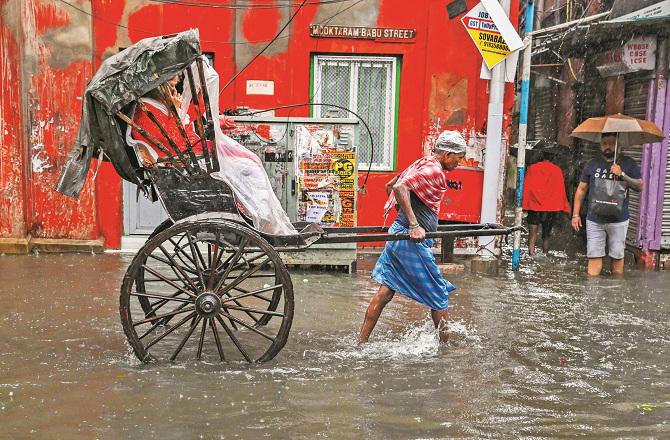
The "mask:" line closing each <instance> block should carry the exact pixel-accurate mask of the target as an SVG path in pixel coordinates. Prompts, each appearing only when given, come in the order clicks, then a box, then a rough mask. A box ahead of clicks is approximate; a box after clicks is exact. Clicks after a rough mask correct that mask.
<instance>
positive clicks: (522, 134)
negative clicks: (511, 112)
mask: <svg viewBox="0 0 670 440" xmlns="http://www.w3.org/2000/svg"><path fill="white" fill-rule="evenodd" d="M534 9H535V4H534V2H533V0H528V1H527V2H526V28H525V31H526V38H525V40H526V41H525V43H526V46H525V48H524V50H523V64H522V66H521V99H520V102H519V144H518V149H517V157H516V175H517V181H516V210H515V212H514V226H521V221H522V218H523V209H522V208H521V201H522V198H523V181H524V178H525V175H526V135H527V133H528V102H529V99H530V63H531V52H532V50H533V35H532V32H533V20H534V12H535V11H534ZM520 265H521V231H520V230H518V231H516V232H515V233H514V248H513V250H512V270H519V266H520Z"/></svg>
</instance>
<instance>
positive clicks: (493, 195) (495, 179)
mask: <svg viewBox="0 0 670 440" xmlns="http://www.w3.org/2000/svg"><path fill="white" fill-rule="evenodd" d="M500 6H502V8H503V10H504V11H505V14H506V15H509V9H510V0H502V1H501V2H500ZM491 73H492V78H491V81H490V84H489V108H488V118H487V121H488V122H487V126H486V157H485V159H484V187H483V191H482V214H481V220H480V221H481V222H483V223H496V222H497V221H498V190H499V187H500V158H501V155H502V154H501V149H502V125H503V109H504V104H503V101H504V98H505V63H498V64H497V65H495V66H494V67H493V69H492V72H491ZM495 242H496V240H495V238H491V237H482V238H480V239H479V249H478V250H477V255H478V256H479V257H483V259H486V260H489V259H490V257H491V256H494V257H495V256H496V253H495ZM493 261H494V262H495V263H493V264H496V265H497V261H498V260H497V259H493ZM473 268H474V266H473ZM496 271H497V268H496Z"/></svg>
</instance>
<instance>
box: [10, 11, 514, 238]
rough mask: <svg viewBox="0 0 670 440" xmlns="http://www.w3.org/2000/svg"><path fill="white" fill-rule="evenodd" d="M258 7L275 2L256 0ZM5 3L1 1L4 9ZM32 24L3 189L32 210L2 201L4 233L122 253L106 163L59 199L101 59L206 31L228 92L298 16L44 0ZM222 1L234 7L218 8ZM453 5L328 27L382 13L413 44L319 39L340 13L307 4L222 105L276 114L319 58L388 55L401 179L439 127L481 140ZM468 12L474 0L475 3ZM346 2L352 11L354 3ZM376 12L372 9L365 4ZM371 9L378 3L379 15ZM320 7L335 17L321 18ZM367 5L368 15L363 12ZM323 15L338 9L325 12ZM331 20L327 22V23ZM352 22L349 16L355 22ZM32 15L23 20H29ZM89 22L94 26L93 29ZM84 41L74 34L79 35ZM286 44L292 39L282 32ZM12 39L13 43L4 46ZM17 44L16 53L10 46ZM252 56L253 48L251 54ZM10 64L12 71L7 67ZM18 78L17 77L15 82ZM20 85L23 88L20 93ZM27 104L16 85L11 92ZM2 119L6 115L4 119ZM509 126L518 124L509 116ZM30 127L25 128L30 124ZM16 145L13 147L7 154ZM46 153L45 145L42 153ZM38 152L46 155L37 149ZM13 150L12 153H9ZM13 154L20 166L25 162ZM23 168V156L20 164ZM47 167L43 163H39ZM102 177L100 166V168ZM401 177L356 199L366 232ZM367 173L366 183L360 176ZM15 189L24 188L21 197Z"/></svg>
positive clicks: (482, 117) (470, 57)
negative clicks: (394, 76)
mask: <svg viewBox="0 0 670 440" xmlns="http://www.w3.org/2000/svg"><path fill="white" fill-rule="evenodd" d="M255 1H256V2H258V3H259V4H261V3H262V4H267V3H271V2H272V0H255ZM2 2H3V0H0V5H2V4H3V3H2ZM24 3H26V5H27V6H24V8H27V9H28V10H29V11H30V12H31V13H32V14H33V15H30V14H28V15H26V17H24V18H23V21H24V22H26V23H24V28H26V29H27V31H26V32H25V35H24V36H23V38H26V39H28V40H30V41H31V44H32V46H30V47H31V48H32V47H35V48H36V53H37V54H38V56H37V61H38V62H37V66H38V69H37V71H36V72H35V73H34V75H32V76H31V77H30V78H29V81H27V82H26V84H27V87H28V89H27V90H26V91H24V93H25V95H26V96H27V97H28V109H29V112H28V114H29V117H30V120H29V121H26V122H27V124H28V126H29V129H28V130H27V133H30V136H29V138H26V139H25V145H23V144H21V140H20V139H19V140H15V138H16V137H17V136H18V137H19V138H20V136H19V135H18V134H16V133H14V132H12V131H9V134H4V131H2V132H0V136H1V137H0V139H2V142H3V143H2V147H3V148H2V155H1V156H0V171H2V174H0V182H1V183H2V184H3V189H5V188H16V182H21V181H27V182H28V184H27V185H26V190H25V192H24V194H20V192H21V191H20V190H19V194H18V195H17V198H19V199H20V198H21V196H22V195H23V196H24V197H25V198H26V200H27V201H26V205H27V206H29V209H28V210H26V212H23V211H22V210H21V209H20V206H21V204H20V203H19V204H14V205H12V206H9V204H6V203H4V202H2V201H0V212H1V213H2V215H3V217H2V219H1V222H0V236H3V237H4V236H12V234H19V235H20V234H22V233H24V232H25V231H23V230H22V229H21V224H20V223H21V222H18V226H17V225H15V223H17V222H15V221H11V220H10V221H6V220H5V217H7V218H10V219H12V218H18V217H23V218H24V219H25V220H24V222H25V223H24V224H25V229H26V230H27V231H29V232H32V233H33V234H34V235H38V236H43V237H66V238H97V237H98V236H103V237H104V238H105V243H106V246H108V247H113V248H115V247H119V245H120V237H121V234H122V216H123V214H122V213H123V210H122V198H121V181H120V179H119V177H118V176H117V175H116V174H115V173H114V171H113V169H112V167H111V166H110V165H109V164H103V165H102V166H101V167H100V170H99V173H98V175H97V179H96V180H95V182H93V183H91V182H90V181H89V183H87V186H86V188H85V190H84V192H83V193H82V196H81V197H80V199H79V200H73V199H68V198H65V197H62V196H60V195H58V194H57V193H55V192H54V191H53V186H54V185H55V183H56V179H57V177H58V171H59V169H60V167H61V165H62V163H63V160H64V155H65V154H66V153H67V151H68V150H69V148H70V146H71V144H72V141H73V139H74V136H75V135H76V127H77V126H78V119H79V114H80V111H81V100H80V96H81V94H82V93H83V90H84V87H85V84H86V82H87V81H88V79H89V78H90V76H91V73H92V72H93V71H94V69H95V68H97V66H98V65H99V62H100V60H101V59H104V58H105V57H107V56H109V55H111V54H113V53H116V52H118V50H119V48H122V47H127V46H128V45H130V44H132V43H133V42H136V41H138V40H139V39H141V38H144V37H147V36H152V35H159V34H167V33H173V32H178V31H183V30H185V29H189V28H192V27H195V28H198V29H199V30H200V37H201V40H202V49H203V50H204V51H207V52H212V53H214V57H215V68H216V69H217V71H218V72H219V75H220V77H221V85H222V86H223V85H224V84H226V82H227V81H228V79H230V78H231V77H232V76H233V75H234V74H235V72H237V71H238V69H239V68H241V67H242V66H243V65H245V64H246V62H247V61H248V60H249V59H251V57H252V56H253V55H254V54H255V53H257V52H258V51H260V49H261V48H262V47H264V46H265V44H266V43H267V41H268V40H270V39H271V38H272V37H273V36H274V35H275V34H276V32H277V31H278V30H279V29H280V28H281V26H282V25H283V23H285V22H286V20H287V19H288V17H289V15H290V14H292V13H293V12H294V11H295V10H296V8H290V9H288V8H280V9H250V10H244V9H237V10H233V9H228V8H202V7H185V6H180V5H168V4H160V3H151V2H148V1H146V2H142V1H133V2H126V1H123V0H118V1H112V0H92V1H90V2H89V1H82V0H80V1H75V0H73V4H75V5H77V7H79V8H80V9H83V10H84V11H90V12H91V14H92V15H93V18H91V16H89V15H87V14H86V13H82V12H80V11H77V10H75V9H73V8H71V7H69V6H67V5H65V4H64V3H61V2H56V1H40V2H37V1H35V0H31V1H27V2H24ZM220 3H221V4H225V3H228V2H223V1H222V2H220ZM447 3H448V1H446V0H444V1H434V0H420V1H417V2H414V4H413V6H412V7H411V8H410V7H408V6H407V2H406V1H405V0H380V1H379V2H378V5H379V6H378V10H377V11H374V7H373V6H374V5H375V2H374V1H372V0H371V1H368V2H364V3H360V6H355V7H353V8H352V9H351V10H350V11H346V10H345V11H344V12H346V14H344V15H340V16H339V17H337V19H342V20H346V21H345V22H338V21H337V20H333V21H332V22H331V23H330V24H347V25H357V24H358V22H359V21H360V22H362V23H363V22H365V21H366V19H367V18H369V17H370V15H368V14H370V13H373V15H372V17H376V19H375V20H374V22H373V23H368V25H371V26H378V27H398V28H414V29H416V30H417V35H416V39H415V40H414V41H413V42H410V43H389V42H374V41H367V40H351V39H330V38H311V37H310V36H309V25H310V24H311V23H313V22H316V21H321V20H324V19H327V18H328V16H329V15H333V13H337V12H342V10H343V9H345V7H344V6H342V5H337V4H336V6H333V5H329V6H320V5H308V6H305V7H304V8H303V9H302V10H301V11H300V13H299V14H298V15H297V16H296V18H295V19H294V21H293V22H292V23H291V25H290V28H289V30H287V31H286V32H289V31H290V38H286V37H280V38H279V39H278V40H277V41H276V42H275V43H274V44H273V45H272V46H271V48H270V49H269V50H268V51H267V53H265V54H263V55H262V56H261V57H259V58H258V59H257V60H256V61H255V62H254V63H253V64H252V65H250V66H249V67H248V68H247V69H246V70H245V71H244V72H243V73H242V74H241V75H240V76H239V77H238V79H237V81H235V82H234V83H233V84H232V85H231V86H230V87H229V88H227V89H226V90H225V91H224V92H223V93H222V94H221V95H220V101H221V108H222V109H225V108H229V107H235V106H239V105H245V106H249V107H252V108H267V107H273V106H277V105H284V104H294V103H302V102H307V101H308V100H309V98H310V96H309V87H310V84H309V83H310V69H311V66H310V60H311V56H312V55H313V54H315V53H339V54H390V55H396V56H400V57H401V58H402V70H401V74H400V96H399V124H398V134H397V139H398V145H397V158H396V165H397V171H401V170H402V169H404V168H405V167H407V166H408V165H409V164H410V163H411V162H413V161H414V160H416V159H417V158H419V157H420V156H421V155H422V153H423V151H424V147H425V146H426V145H429V144H430V139H431V138H434V136H435V135H436V134H437V133H439V131H440V130H442V129H457V130H461V131H463V132H464V133H465V134H466V138H468V137H469V135H470V134H474V133H479V134H481V133H484V132H485V129H486V113H487V104H488V97H487V96H488V95H487V85H488V84H487V82H486V81H484V80H480V79H479V69H480V64H481V57H480V55H479V54H478V52H477V51H476V49H475V47H474V45H473V44H472V42H471V41H470V38H469V36H468V35H467V33H466V31H465V30H464V28H463V26H462V24H461V23H460V17H457V18H455V19H454V20H450V19H449V18H448V15H447V11H446V5H447ZM467 3H468V7H469V8H471V7H473V6H474V5H475V4H476V3H477V2H476V1H474V0H469V1H468V2H467ZM348 5H349V4H347V6H348ZM366 5H367V6H366ZM371 5H372V6H371ZM322 8H330V9H323V10H322ZM361 8H363V9H361ZM324 11H330V12H329V13H328V14H326V12H324ZM512 11H513V12H512V14H511V20H512V22H513V23H516V22H517V15H518V14H517V12H518V0H514V1H513V2H512ZM324 14H325V15H324ZM347 14H350V15H347ZM24 15H25V14H24ZM86 23H88V24H86ZM73 24H76V25H78V26H84V27H85V26H88V27H89V29H90V32H91V34H90V36H89V38H90V41H92V47H90V54H89V58H88V59H82V58H81V57H79V58H77V57H70V58H72V59H68V62H67V63H65V64H63V63H62V62H55V61H54V59H53V58H54V57H53V54H54V53H58V50H60V49H62V48H60V47H59V46H58V45H59V44H60V43H58V41H56V39H55V38H54V36H55V35H57V33H58V32H71V33H72V32H73V31H72V27H73ZM0 30H1V31H2V32H1V34H0V35H1V38H2V42H3V45H2V53H0V57H2V58H0V60H2V61H3V63H2V66H3V72H2V84H0V85H2V86H3V89H2V90H3V91H4V90H7V89H6V88H5V86H6V85H8V84H9V83H10V82H11V81H10V79H11V80H13V79H14V76H15V75H18V72H17V71H16V70H14V71H11V69H10V70H8V71H5V69H4V66H5V64H6V62H5V60H12V59H14V58H15V57H16V58H18V57H20V55H19V54H18V48H17V47H16V42H14V43H12V33H11V32H9V31H8V30H7V29H6V28H5V27H4V25H3V27H2V28H1V29H0ZM73 35H74V36H75V37H76V36H77V35H76V34H75V33H73ZM285 35H287V34H286V33H285ZM5 42H7V44H4V43H5ZM12 44H13V45H12ZM250 49H251V51H250ZM10 64H11V63H10ZM10 76H11V77H12V78H10V79H8V78H9V77H10ZM247 79H260V80H273V81H275V95H274V96H260V95H257V96H247V95H246V87H245V85H246V80H247ZM14 85H15V84H14ZM14 90H15V93H16V94H17V95H18V93H19V92H18V88H16V87H15V88H14ZM506 96H507V100H506V110H507V111H508V112H509V110H510V109H511V105H512V100H513V96H512V88H511V86H510V87H509V89H508V93H507V95H506ZM11 101H12V100H11V99H9V95H8V94H5V93H3V96H2V99H1V100H0V103H1V104H2V107H0V109H1V110H0V111H2V112H3V114H6V113H12V114H14V115H16V116H15V117H13V119H11V120H12V122H13V125H15V126H17V127H20V126H21V122H22V121H20V112H16V110H13V109H14V108H15V106H16V104H13V103H12V102H11ZM309 112H310V111H309V108H307V107H305V108H299V109H295V110H292V111H289V110H285V111H278V112H277V114H278V115H288V114H289V113H290V114H291V115H292V116H307V115H309ZM3 120H4V118H3ZM507 121H509V118H508V119H507ZM24 125H25V124H24ZM9 144H11V147H7V146H6V145H9ZM41 144H43V146H41ZM28 145H30V146H31V152H32V157H33V158H34V157H35V154H37V153H39V158H45V159H46V160H48V162H46V163H47V164H48V165H50V166H48V167H46V168H44V167H42V168H43V169H42V170H41V172H40V173H34V172H31V173H29V175H28V176H25V177H24V176H23V175H22V174H21V173H20V172H18V171H16V170H15V169H16V168H17V166H16V164H12V163H10V161H9V160H8V159H7V158H6V156H7V155H8V152H10V151H13V150H16V151H20V152H21V151H22V152H23V153H24V155H25V157H29V156H28V155H26V151H25V150H27V149H28ZM36 145H40V149H39V151H36V152H33V151H32V150H35V148H34V147H35V146H36ZM12 149H13V150H12ZM16 157H21V156H20V155H19V156H16ZM12 160H14V161H16V160H19V161H20V160H21V159H12ZM40 160H41V159H40ZM93 168H96V164H95V161H94V165H93ZM394 174H395V173H372V174H371V175H370V178H369V181H368V184H367V189H368V193H367V194H366V195H363V194H361V195H360V197H359V218H358V220H359V224H361V225H368V224H379V223H381V221H382V218H381V216H382V206H383V203H384V200H385V198H386V196H385V193H384V191H383V185H384V183H385V182H386V181H388V180H389V179H390V178H391V177H392V176H393V175H394ZM363 177H364V176H363V175H361V176H360V178H361V179H362V178H363ZM14 191H15V192H16V190H14Z"/></svg>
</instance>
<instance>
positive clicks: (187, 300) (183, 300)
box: [130, 292, 193, 304]
mask: <svg viewBox="0 0 670 440" xmlns="http://www.w3.org/2000/svg"><path fill="white" fill-rule="evenodd" d="M130 295H131V296H141V297H144V298H155V299H164V300H166V301H177V302H185V303H191V304H192V303H193V300H190V299H184V298H175V297H173V296H163V295H154V294H153V293H143V292H133V293H131V294H130Z"/></svg>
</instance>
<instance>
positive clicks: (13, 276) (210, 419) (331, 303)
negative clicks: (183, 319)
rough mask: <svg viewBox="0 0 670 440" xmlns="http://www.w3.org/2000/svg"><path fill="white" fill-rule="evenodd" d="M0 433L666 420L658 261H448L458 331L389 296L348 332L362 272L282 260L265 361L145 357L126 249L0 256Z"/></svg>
mask: <svg viewBox="0 0 670 440" xmlns="http://www.w3.org/2000/svg"><path fill="white" fill-rule="evenodd" d="M0 264H2V271H0V298H2V302H1V303H0V304H1V305H0V420H1V424H0V426H1V427H0V432H1V433H2V435H0V437H5V438H17V437H19V438H20V437H35V438H140V437H146V438H153V437H161V438H165V439H172V438H175V439H176V438H180V439H181V438H198V437H202V438H254V439H255V438H262V437H265V436H274V437H279V438H310V439H311V438H315V437H317V438H318V437H329V438H338V439H340V438H384V439H394V438H398V439H405V438H444V437H454V436H463V437H473V438H475V437H489V436H490V437H497V438H511V437H542V436H549V437H557V436H561V437H571V436H575V435H583V436H587V437H608V438H609V437H645V436H653V437H665V436H668V435H670V428H669V427H668V424H667V420H668V417H669V416H670V401H669V399H668V395H670V380H669V379H668V374H667V368H668V366H667V363H668V362H667V359H669V356H668V355H669V354H670V353H669V351H670V350H669V347H670V332H669V330H670V329H669V327H670V324H668V320H667V316H668V314H669V312H670V310H669V309H670V307H669V305H670V300H669V298H668V293H667V285H668V282H669V281H670V274H668V273H640V272H636V271H630V272H629V273H628V274H627V275H626V278H624V279H614V278H609V277H603V278H601V279H596V280H587V279H586V278H585V276H584V275H583V267H584V266H583V262H581V261H580V262H573V261H570V260H569V259H568V258H567V256H565V255H564V254H560V253H554V254H552V255H551V256H550V257H549V258H548V259H546V260H541V259H537V260H531V261H529V262H528V264H526V265H525V266H524V267H523V269H522V271H520V272H519V273H512V272H511V271H507V270H505V271H501V275H500V276H499V277H497V278H486V277H481V276H477V275H472V274H469V273H463V274H456V275H451V276H450V278H451V279H452V280H453V282H454V283H455V284H456V285H457V286H458V287H459V289H458V290H457V291H455V292H453V293H452V297H451V300H450V306H451V315H450V328H451V330H452V338H451V341H450V343H449V344H448V345H447V346H440V345H439V344H438V343H437V338H436V335H435V332H434V330H433V328H432V324H431V322H430V320H429V317H428V314H427V312H426V310H425V309H424V308H422V307H421V306H419V305H417V304H416V303H413V302H411V301H409V300H406V299H405V298H404V297H401V296H397V298H396V300H394V302H393V303H391V304H390V305H389V307H387V309H386V310H385V312H384V314H383V315H382V318H381V320H380V323H379V325H378V327H377V329H376V330H375V333H374V334H373V337H372V338H371V343H370V344H368V345H367V346H365V347H364V348H362V349H357V348H356V347H355V346H354V341H355V337H356V334H357V332H358V329H359V325H360V323H361V320H362V318H363V314H364V311H365V307H366V306H367V302H368V300H369V298H370V295H372V293H373V292H374V291H375V289H376V286H375V285H374V284H373V283H372V282H371V281H370V280H369V274H368V273H359V274H356V275H354V276H348V275H344V274H341V273H313V272H301V271H293V273H292V276H293V281H294V284H295V288H296V313H295V319H294V323H293V328H292V330H291V336H290V338H289V342H288V344H287V346H286V347H285V348H284V350H283V351H282V352H281V353H280V354H279V356H278V357H277V358H276V359H275V360H274V361H272V362H270V363H268V364H263V365H258V366H248V365H246V364H241V363H234V364H225V365H219V364H215V363H205V362H195V361H190V360H183V361H181V362H178V363H176V364H167V363H166V364H159V365H142V364H140V363H138V362H137V361H136V360H135V358H134V357H133V356H132V355H131V354H130V350H129V348H128V347H127V346H126V344H125V337H124V335H123V331H122V330H121V327H120V324H119V318H118V287H119V285H120V283H121V280H122V277H123V273H124V270H125V268H126V267H127V265H128V264H129V258H128V257H126V256H122V255H102V256H89V255H85V256H79V255H64V256H49V255H41V256H39V257H23V256H21V257H8V256H5V257H0Z"/></svg>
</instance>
